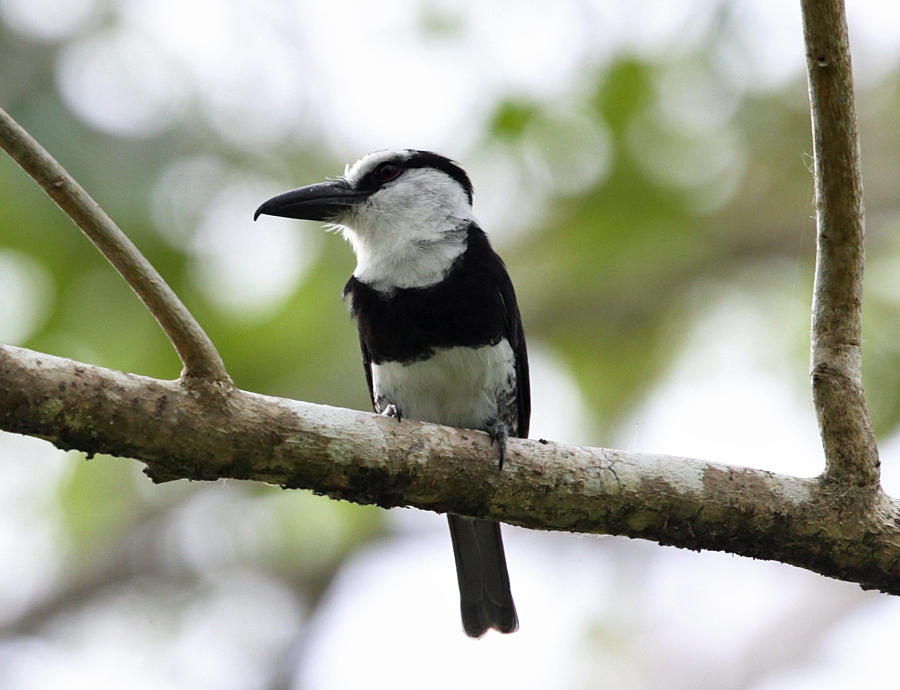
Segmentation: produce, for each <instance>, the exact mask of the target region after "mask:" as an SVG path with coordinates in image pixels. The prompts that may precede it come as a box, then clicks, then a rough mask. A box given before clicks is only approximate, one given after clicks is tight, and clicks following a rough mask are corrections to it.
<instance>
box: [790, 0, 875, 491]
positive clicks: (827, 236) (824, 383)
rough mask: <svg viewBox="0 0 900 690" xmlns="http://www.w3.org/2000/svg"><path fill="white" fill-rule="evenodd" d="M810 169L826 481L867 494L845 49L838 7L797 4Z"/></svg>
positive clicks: (871, 464)
mask: <svg viewBox="0 0 900 690" xmlns="http://www.w3.org/2000/svg"><path fill="white" fill-rule="evenodd" d="M801 4H802V9H803V32H804V37H805V39H806V67H807V72H808V77H809V102H810V111H811V114H812V132H813V152H814V160H815V168H814V170H815V172H814V175H815V185H816V221H817V227H818V234H817V242H816V247H817V250H816V279H815V287H814V294H813V307H812V353H811V360H812V362H811V366H812V387H813V398H814V402H815V407H816V416H817V417H818V420H819V429H820V433H821V436H822V443H823V446H824V448H825V477H826V478H827V479H830V480H835V481H838V482H842V483H848V484H854V485H857V486H866V487H870V488H874V487H877V486H878V482H879V461H878V448H877V446H876V443H875V436H874V434H873V432H872V426H871V423H870V421H869V414H868V412H867V410H866V403H865V398H864V396H863V389H862V373H861V370H862V356H861V353H860V320H861V303H862V277H863V261H864V249H863V237H864V213H863V194H862V174H861V173H860V155H859V134H858V132H857V127H856V109H855V106H854V102H853V75H852V71H851V66H850V43H849V40H848V37H847V19H846V17H845V14H844V3H843V1H842V0H802V3H801Z"/></svg>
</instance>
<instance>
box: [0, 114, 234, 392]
mask: <svg viewBox="0 0 900 690" xmlns="http://www.w3.org/2000/svg"><path fill="white" fill-rule="evenodd" d="M0 146H2V147H3V149H4V150H5V151H6V152H7V153H8V154H9V155H10V156H12V158H13V160H15V161H16V162H17V163H18V164H19V165H20V166H22V168H23V169H24V170H25V172H27V173H28V174H29V175H31V177H33V178H34V180H35V181H36V182H37V183H38V184H39V185H40V186H41V187H42V188H43V189H44V191H45V192H47V194H48V195H49V196H50V198H51V199H53V201H55V202H56V203H57V205H58V206H59V207H60V208H61V209H62V210H63V211H64V212H65V213H66V215H68V216H69V218H71V219H72V220H73V221H74V222H75V224H76V225H77V226H78V227H79V228H81V230H82V231H83V232H84V234H85V235H87V236H88V238H89V239H90V240H91V242H93V243H94V246H95V247H97V249H99V250H100V252H101V253H102V254H103V256H105V257H106V259H107V260H108V261H109V262H110V263H111V264H112V265H113V266H114V267H115V269H116V270H117V271H118V272H119V273H120V274H121V276H122V277H123V278H124V279H125V281H126V282H127V283H128V285H129V286H131V289H132V290H134V292H135V293H136V294H137V296H138V297H139V298H140V299H141V301H142V302H143V303H144V305H145V306H146V307H147V309H148V310H149V311H150V313H151V314H153V316H154V318H155V319H156V320H157V322H158V323H159V325H160V326H161V327H162V329H163V331H164V332H165V334H166V336H168V338H169V340H170V341H171V343H172V345H173V346H174V347H175V350H176V352H178V356H179V357H180V358H181V362H182V364H183V365H184V371H183V372H182V376H183V377H185V378H187V379H189V380H190V379H193V378H195V377H196V378H204V379H214V380H218V381H227V380H228V374H227V372H226V371H225V365H224V364H223V363H222V358H221V357H220V356H219V353H218V352H217V351H216V348H215V346H214V345H213V344H212V341H211V340H210V339H209V337H208V336H207V335H206V333H205V332H204V331H203V329H202V328H201V327H200V324H198V323H197V321H196V320H195V319H194V317H193V316H192V315H191V313H190V312H189V311H188V310H187V308H186V307H185V306H184V304H182V302H181V300H180V299H179V298H178V295H176V294H175V293H174V292H173V291H172V289H171V288H170V287H169V286H168V284H167V283H166V282H165V281H164V280H163V278H162V276H160V275H159V273H158V272H157V271H156V269H155V268H153V266H151V265H150V262H149V261H147V259H145V258H144V256H143V255H142V254H141V253H140V251H138V249H137V247H135V246H134V244H133V243H132V242H131V240H129V239H128V237H127V236H126V235H125V233H123V232H122V231H121V230H120V229H119V227H118V226H117V225H116V224H115V223H114V222H113V221H112V219H111V218H110V217H109V216H108V215H106V212H105V211H104V210H103V209H102V208H100V206H98V205H97V202H96V201H94V200H93V199H92V198H91V196H90V195H89V194H88V193H87V192H86V191H85V190H84V189H83V188H82V187H81V185H79V184H78V183H77V182H76V181H75V180H74V179H72V177H71V176H70V175H69V173H67V172H66V171H65V169H64V168H63V167H62V166H61V165H60V164H59V163H57V162H56V160H55V159H54V158H53V156H51V155H50V154H49V153H47V151H46V150H45V149H44V148H43V147H42V146H41V145H40V144H39V143H37V142H36V141H35V140H34V139H33V138H32V137H31V135H29V134H28V132H26V131H25V130H24V129H22V127H21V126H20V125H19V124H18V123H17V122H16V121H15V120H13V119H12V117H10V116H9V114H8V113H7V112H6V111H5V110H3V109H2V108H0Z"/></svg>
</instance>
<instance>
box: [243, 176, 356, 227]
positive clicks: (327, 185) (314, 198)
mask: <svg viewBox="0 0 900 690" xmlns="http://www.w3.org/2000/svg"><path fill="white" fill-rule="evenodd" d="M368 195H369V192H364V191H362V192H361V191H357V190H355V189H353V188H352V187H350V185H349V184H347V182H346V181H345V180H329V181H328V182H319V183H317V184H311V185H307V186H306V187H300V189H294V190H292V191H290V192H285V193H284V194H279V195H278V196H273V197H272V198H271V199H269V200H268V201H266V202H264V203H263V204H262V205H261V206H260V207H259V208H258V209H256V213H254V214H253V220H256V219H257V218H259V216H260V215H262V214H265V215H267V216H281V217H282V218H300V219H301V220H324V221H333V220H336V219H337V218H338V216H340V215H342V214H343V213H344V212H345V211H347V209H349V208H351V207H353V206H355V205H356V204H358V203H359V202H360V201H362V200H363V199H364V198H365V197H366V196H368Z"/></svg>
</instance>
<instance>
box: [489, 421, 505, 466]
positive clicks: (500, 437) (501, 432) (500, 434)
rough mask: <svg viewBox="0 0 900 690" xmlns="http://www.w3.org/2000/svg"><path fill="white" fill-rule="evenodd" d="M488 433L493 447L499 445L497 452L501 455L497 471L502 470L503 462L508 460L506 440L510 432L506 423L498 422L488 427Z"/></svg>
mask: <svg viewBox="0 0 900 690" xmlns="http://www.w3.org/2000/svg"><path fill="white" fill-rule="evenodd" d="M487 433H488V436H490V437H491V445H494V444H495V443H496V444H497V450H498V451H499V454H500V458H499V462H498V463H497V469H498V470H502V469H503V461H504V460H505V459H506V439H507V438H509V430H508V429H507V428H506V424H505V423H504V422H501V421H497V422H492V423H491V424H489V425H488V428H487Z"/></svg>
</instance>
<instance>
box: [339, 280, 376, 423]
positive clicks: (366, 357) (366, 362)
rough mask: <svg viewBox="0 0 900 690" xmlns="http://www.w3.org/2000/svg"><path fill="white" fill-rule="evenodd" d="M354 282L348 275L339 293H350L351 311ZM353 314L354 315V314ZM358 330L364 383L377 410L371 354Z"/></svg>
mask: <svg viewBox="0 0 900 690" xmlns="http://www.w3.org/2000/svg"><path fill="white" fill-rule="evenodd" d="M355 284H356V277H355V276H350V280H348V281H347V284H346V285H345V286H344V290H343V292H342V293H341V296H342V297H344V298H346V297H347V295H350V300H351V304H350V310H351V313H352V312H353V304H352V300H353V297H354V295H353V291H354V286H355ZM354 316H355V315H354ZM357 330H358V332H359V349H360V352H361V353H362V361H363V370H364V371H365V372H366V385H367V386H368V387H369V400H370V401H371V402H372V409H373V410H374V411H375V412H378V408H376V407H375V390H374V389H373V388H372V355H371V354H370V353H369V349H368V348H367V347H366V342H365V339H364V336H363V332H362V330H361V329H357Z"/></svg>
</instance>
